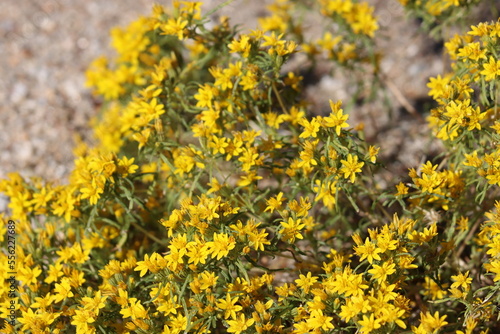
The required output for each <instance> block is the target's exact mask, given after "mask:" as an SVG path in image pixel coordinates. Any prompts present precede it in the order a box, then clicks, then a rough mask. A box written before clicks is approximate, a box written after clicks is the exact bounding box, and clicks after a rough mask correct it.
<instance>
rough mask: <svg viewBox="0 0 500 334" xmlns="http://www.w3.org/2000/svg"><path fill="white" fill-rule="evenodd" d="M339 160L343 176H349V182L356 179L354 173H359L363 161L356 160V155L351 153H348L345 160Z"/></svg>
mask: <svg viewBox="0 0 500 334" xmlns="http://www.w3.org/2000/svg"><path fill="white" fill-rule="evenodd" d="M340 162H341V163H342V168H340V172H341V173H344V178H346V179H349V178H350V181H351V183H353V182H354V180H356V173H360V172H361V167H363V165H364V164H365V163H364V162H358V156H357V155H355V156H353V155H352V154H348V155H347V160H340Z"/></svg>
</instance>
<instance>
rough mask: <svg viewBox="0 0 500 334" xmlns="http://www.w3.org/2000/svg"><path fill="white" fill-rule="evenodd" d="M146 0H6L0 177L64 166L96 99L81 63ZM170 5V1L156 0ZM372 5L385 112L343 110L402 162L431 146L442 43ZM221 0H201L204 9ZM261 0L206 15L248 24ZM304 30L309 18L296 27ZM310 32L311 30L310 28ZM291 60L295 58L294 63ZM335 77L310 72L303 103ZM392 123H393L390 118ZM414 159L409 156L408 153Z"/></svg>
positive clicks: (340, 89)
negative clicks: (433, 81) (430, 115)
mask: <svg viewBox="0 0 500 334" xmlns="http://www.w3.org/2000/svg"><path fill="white" fill-rule="evenodd" d="M153 2H154V1H151V0H107V1H89V0H17V1H16V0H7V1H2V5H1V6H0V7H1V9H2V10H1V11H0V71H1V72H0V74H1V75H0V101H1V103H0V127H1V128H0V178H4V177H6V175H7V174H8V173H9V172H14V171H17V172H20V173H21V174H22V175H23V176H26V177H29V176H41V177H43V178H45V179H46V180H60V181H64V180H65V178H67V176H68V174H69V172H70V171H71V169H72V162H73V156H72V148H73V144H74V136H75V134H78V135H80V136H82V137H83V138H84V139H90V138H91V134H90V128H89V125H88V122H89V120H90V118H91V117H92V116H93V115H95V114H96V113H97V112H98V106H99V101H98V100H96V99H95V98H94V97H93V96H92V94H91V93H90V92H89V91H88V90H87V89H86V88H85V85H84V83H85V75H84V73H85V70H86V68H87V66H88V65H89V63H90V62H91V61H92V60H93V59H94V58H96V57H98V56H100V55H108V56H109V55H112V54H113V53H112V49H111V47H110V38H109V30H110V29H111V28H112V27H114V26H125V25H126V24H128V23H129V22H131V21H132V20H134V19H136V18H137V17H138V16H139V15H147V14H148V13H149V12H150V10H151V7H152V4H153ZM158 2H159V3H162V4H164V5H170V4H171V2H170V1H158ZM368 2H369V3H371V4H372V5H374V6H375V8H376V12H375V13H376V16H377V17H378V19H379V25H380V30H379V32H377V36H378V37H377V38H378V41H377V43H378V45H379V47H380V50H382V52H383V55H382V56H383V58H382V59H383V60H382V62H381V70H382V72H383V73H384V78H385V79H384V80H385V81H386V82H385V85H386V88H388V89H387V91H388V92H389V96H388V98H389V99H390V100H391V101H393V105H392V106H391V110H392V111H391V113H392V114H391V115H390V117H389V115H388V113H387V108H385V107H384V106H381V105H377V104H373V105H367V106H364V107H363V108H361V109H359V110H355V113H354V114H352V115H351V117H350V119H351V121H350V124H351V125H355V124H356V123H357V122H360V121H362V122H365V123H366V124H368V125H369V126H368V127H367V137H368V138H370V139H371V140H373V141H374V142H378V143H379V144H378V145H380V146H382V150H381V153H382V154H383V156H385V157H386V158H387V157H388V158H390V159H391V160H392V161H393V163H395V164H396V166H395V167H394V168H396V169H400V170H401V171H402V170H406V169H407V168H408V167H409V166H410V167H412V166H415V165H416V164H418V163H420V159H421V157H422V152H428V151H429V150H431V151H432V150H433V149H432V145H435V144H433V143H430V142H429V139H428V136H427V134H428V130H427V128H426V126H425V121H424V117H423V115H421V114H420V113H421V111H423V110H424V108H423V106H424V105H425V103H426V102H428V101H429V99H428V97H427V88H426V83H427V80H428V77H429V76H435V75H437V74H439V73H442V72H443V70H444V66H445V63H444V60H443V59H444V58H443V56H442V46H443V41H439V40H433V39H431V38H430V37H428V34H427V33H425V32H422V31H420V30H419V24H420V23H419V22H418V21H416V20H414V19H413V20H406V18H405V15H404V11H403V8H402V7H401V6H400V4H399V3H398V1H397V0H379V1H377V0H370V1H368ZM221 3H223V1H217V0H212V1H205V5H204V7H205V9H209V8H214V7H216V6H217V5H219V4H221ZM269 3H271V1H264V0H253V1H252V0H236V1H234V2H232V3H230V4H229V5H227V6H226V7H224V8H223V9H221V10H220V11H218V12H217V13H216V14H214V19H215V17H216V16H220V15H227V16H230V17H231V19H232V22H236V23H241V24H243V26H244V27H246V28H248V29H254V28H256V18H257V17H258V16H262V15H265V14H266V10H265V6H266V4H269ZM306 28H308V29H310V33H312V34H314V33H315V30H314V23H309V26H308V27H306ZM318 37H319V36H318ZM296 66H299V67H300V63H299V64H296ZM349 92H350V91H349V87H347V86H346V81H345V80H343V78H342V77H341V76H340V77H337V76H332V75H330V74H329V73H328V72H326V71H325V73H316V77H315V78H314V80H312V82H311V83H310V84H309V85H308V86H307V87H306V92H305V93H306V94H307V95H308V97H309V98H310V99H311V100H312V101H313V103H314V101H318V103H327V102H328V99H332V100H336V99H345V98H346V97H348V96H349ZM394 125H396V126H394ZM417 159H418V160H417Z"/></svg>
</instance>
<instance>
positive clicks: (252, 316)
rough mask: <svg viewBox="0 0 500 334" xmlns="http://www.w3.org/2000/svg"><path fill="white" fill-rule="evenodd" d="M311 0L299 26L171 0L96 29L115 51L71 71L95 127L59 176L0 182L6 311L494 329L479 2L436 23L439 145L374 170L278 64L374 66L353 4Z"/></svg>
mask: <svg viewBox="0 0 500 334" xmlns="http://www.w3.org/2000/svg"><path fill="white" fill-rule="evenodd" d="M311 8H312V10H313V11H314V10H317V11H319V12H320V14H321V15H323V16H325V18H326V19H327V20H328V21H325V22H330V24H331V22H335V25H332V27H333V28H331V29H334V30H332V31H329V30H328V29H326V28H325V33H324V34H323V35H322V37H321V39H319V40H313V41H308V40H307V37H306V36H304V35H303V34H302V28H301V25H300V21H298V20H297V19H296V18H295V16H293V14H292V9H293V3H292V2H288V1H278V2H277V3H276V4H275V5H273V6H272V7H271V16H268V17H265V18H262V19H261V20H260V22H259V24H260V28H259V29H256V30H253V31H251V32H239V33H238V32H237V31H236V29H235V28H234V27H232V26H231V25H230V23H229V20H228V19H227V18H222V19H221V21H220V22H219V23H218V24H214V25H208V24H207V21H208V19H207V17H206V16H203V15H202V14H201V12H200V3H191V2H180V3H177V2H175V6H174V8H173V10H172V11H169V10H166V9H165V8H163V7H162V6H159V5H156V6H154V8H153V12H152V14H151V16H150V17H147V18H140V19H139V20H138V21H136V22H133V23H132V24H131V25H129V26H128V27H127V28H124V29H122V28H116V29H115V30H113V31H112V38H113V46H114V48H115V49H116V51H117V56H116V58H115V59H113V60H112V61H110V60H108V59H105V58H100V59H97V60H96V61H95V62H93V63H92V65H91V66H90V68H89V70H88V72H87V77H88V84H89V86H90V87H91V88H92V89H93V90H94V92H95V93H96V94H98V95H100V96H102V98H103V99H104V101H105V105H104V110H103V111H102V114H101V115H100V116H99V117H98V118H97V119H96V120H95V121H94V123H93V127H94V130H95V138H96V143H95V145H88V144H86V143H83V142H81V143H79V144H78V145H77V146H76V148H75V156H76V158H75V167H74V170H73V172H72V174H71V176H70V180H69V183H68V184H66V185H58V184H55V183H51V182H47V181H44V180H41V179H31V180H25V179H23V178H22V177H20V176H19V175H18V174H11V175H10V176H9V178H8V179H7V180H2V181H1V182H0V191H2V192H3V193H4V194H6V195H7V196H8V197H9V198H10V204H9V208H10V212H9V215H8V216H7V215H2V216H1V217H2V218H1V219H2V221H4V222H5V224H2V226H1V227H0V228H1V229H2V231H1V232H2V233H1V234H0V235H1V236H2V237H3V236H4V235H5V234H6V233H7V227H6V226H7V221H8V220H12V221H14V222H16V229H17V232H16V233H17V239H16V243H17V254H16V255H17V276H16V277H15V279H16V281H18V283H19V286H18V287H17V291H16V294H15V298H13V297H12V296H10V294H9V291H10V290H9V289H8V287H2V289H3V290H0V296H1V299H0V301H1V308H0V310H1V312H2V317H4V318H7V317H8V315H9V312H10V311H9V307H10V305H11V304H13V305H15V307H16V312H17V313H18V315H19V317H18V319H17V323H16V324H14V325H12V324H10V323H7V324H6V329H5V331H6V333H13V332H14V331H15V330H18V331H21V332H23V333H165V334H166V333H212V332H213V333H226V332H227V333H340V332H349V333H355V332H361V333H404V332H406V333H407V332H413V333H437V332H438V331H443V332H454V333H472V332H473V331H474V329H478V330H483V332H486V331H488V329H491V330H495V329H498V325H497V321H496V320H497V318H498V310H497V309H496V303H497V302H498V301H499V300H498V299H499V295H498V289H499V287H500V283H498V281H500V249H499V246H498V245H499V242H500V231H499V229H498V226H500V216H499V214H498V212H497V210H498V209H500V202H495V199H496V198H497V196H498V191H497V186H498V185H499V184H500V183H499V181H498V180H499V175H500V167H499V166H500V164H499V163H498V161H497V160H498V159H499V157H500V152H498V150H497V147H498V145H497V143H496V142H497V141H498V138H497V137H499V136H500V132H499V131H500V126H499V124H498V123H497V122H498V121H497V108H498V98H499V85H498V84H499V82H500V60H499V58H498V51H497V50H496V49H495V45H496V43H497V42H498V38H499V37H500V23H498V22H497V23H481V24H479V25H477V26H474V27H472V30H471V31H470V32H469V33H467V34H466V35H463V36H457V37H455V38H453V39H452V40H451V41H450V42H448V43H447V44H446V49H447V50H448V52H449V55H450V57H451V58H452V59H453V60H454V61H455V63H454V64H453V66H452V72H451V73H449V74H447V75H443V76H438V77H437V78H431V80H430V83H429V87H430V95H431V96H432V97H433V98H434V99H435V100H436V101H437V107H436V108H435V109H433V110H432V112H431V115H430V116H429V123H430V125H431V128H432V129H433V130H434V132H435V135H436V137H437V138H439V139H441V140H443V141H444V143H445V145H446V147H447V150H446V151H445V152H444V153H443V156H442V157H439V160H436V161H428V162H426V163H425V164H424V165H422V166H421V167H420V168H418V170H416V169H411V170H410V172H409V179H408V182H407V183H399V184H397V185H391V187H389V188H387V189H384V188H382V187H381V185H380V184H378V183H377V181H376V177H375V176H376V174H377V171H378V169H379V168H380V162H379V161H378V160H377V157H378V152H379V149H380V148H379V147H377V146H375V145H371V144H369V143H367V142H366V141H364V140H363V138H364V135H363V127H362V126H354V127H353V126H352V125H353V124H350V121H349V115H348V113H347V112H345V111H344V110H343V106H342V103H341V102H340V101H331V100H330V102H329V110H327V111H321V112H320V113H316V116H312V112H311V110H309V109H308V105H307V103H306V101H304V99H303V96H302V95H301V89H302V78H301V76H300V74H299V73H296V72H293V71H288V70H285V69H284V65H285V64H286V63H287V61H288V60H289V59H290V58H292V57H294V56H295V54H297V53H299V52H305V53H307V55H308V57H309V59H310V60H311V63H312V65H311V66H314V63H315V62H316V61H318V59H320V58H325V59H329V60H333V61H334V62H335V63H336V64H337V66H341V67H344V68H345V69H347V70H352V71H355V70H356V69H355V68H356V67H363V66H376V61H375V60H374V62H372V63H370V61H367V60H369V59H376V55H375V54H374V53H373V52H372V51H370V50H372V48H367V47H366V46H367V45H368V44H370V45H372V43H373V39H372V38H373V36H374V34H375V32H376V30H377V23H376V20H375V18H374V17H373V9H372V8H371V7H370V6H369V5H368V4H366V3H363V2H355V1H318V2H314V6H311ZM334 36H335V37H334ZM358 50H359V51H358ZM318 114H319V115H318ZM410 180H411V181H410ZM393 186H394V187H393ZM0 258H1V265H2V273H3V274H2V275H3V276H4V279H9V278H10V274H9V273H8V272H10V271H12V270H11V269H10V268H9V267H8V266H9V264H8V259H9V258H8V254H4V253H3V252H2V253H0ZM483 262H484V264H483ZM12 300H14V301H15V302H13V303H11V301H12Z"/></svg>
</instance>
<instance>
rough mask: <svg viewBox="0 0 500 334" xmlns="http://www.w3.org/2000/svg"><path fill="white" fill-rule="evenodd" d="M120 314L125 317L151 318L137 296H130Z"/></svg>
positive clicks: (134, 318) (133, 318)
mask: <svg viewBox="0 0 500 334" xmlns="http://www.w3.org/2000/svg"><path fill="white" fill-rule="evenodd" d="M120 314H122V315H123V317H124V318H129V317H130V318H132V320H136V319H147V318H149V316H148V312H147V311H146V309H145V308H144V306H142V304H141V302H140V300H137V298H129V299H128V301H127V304H126V305H123V306H122V309H121V311H120Z"/></svg>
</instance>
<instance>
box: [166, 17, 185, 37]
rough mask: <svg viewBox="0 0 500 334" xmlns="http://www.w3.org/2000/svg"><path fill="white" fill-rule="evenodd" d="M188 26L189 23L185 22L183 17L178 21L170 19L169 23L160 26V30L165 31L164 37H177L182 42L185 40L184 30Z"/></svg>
mask: <svg viewBox="0 0 500 334" xmlns="http://www.w3.org/2000/svg"><path fill="white" fill-rule="evenodd" d="M187 24H188V21H186V20H184V19H183V18H182V17H178V18H177V20H176V19H174V18H169V19H168V20H167V22H165V23H163V24H162V25H161V26H160V29H161V30H163V33H162V35H177V38H179V39H180V40H182V39H183V38H184V28H185V27H186V26H187Z"/></svg>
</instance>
